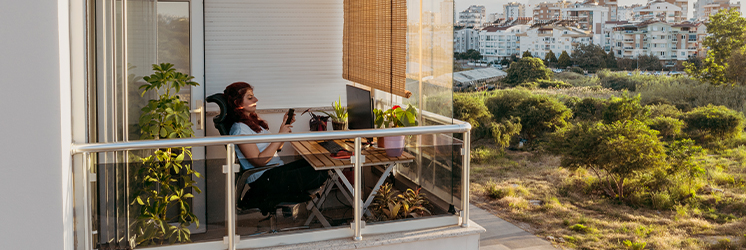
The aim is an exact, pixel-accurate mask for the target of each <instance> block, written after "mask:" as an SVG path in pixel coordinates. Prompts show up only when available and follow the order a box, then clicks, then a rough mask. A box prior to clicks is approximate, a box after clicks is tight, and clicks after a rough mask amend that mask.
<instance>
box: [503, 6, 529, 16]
mask: <svg viewBox="0 0 746 250" xmlns="http://www.w3.org/2000/svg"><path fill="white" fill-rule="evenodd" d="M503 13H504V15H503V17H504V18H505V19H509V18H514V19H517V18H519V17H525V16H526V5H524V4H521V3H518V2H510V3H507V4H505V5H503Z"/></svg>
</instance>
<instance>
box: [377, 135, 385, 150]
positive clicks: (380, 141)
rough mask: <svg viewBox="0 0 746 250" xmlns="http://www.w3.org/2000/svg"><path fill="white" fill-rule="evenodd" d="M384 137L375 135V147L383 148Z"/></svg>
mask: <svg viewBox="0 0 746 250" xmlns="http://www.w3.org/2000/svg"><path fill="white" fill-rule="evenodd" d="M383 138H384V137H376V147H377V148H383V141H384V140H385V139H383Z"/></svg>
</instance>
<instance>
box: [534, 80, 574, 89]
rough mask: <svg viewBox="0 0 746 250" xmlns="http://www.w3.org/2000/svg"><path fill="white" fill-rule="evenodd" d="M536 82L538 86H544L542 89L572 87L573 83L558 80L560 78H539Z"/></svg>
mask: <svg viewBox="0 0 746 250" xmlns="http://www.w3.org/2000/svg"><path fill="white" fill-rule="evenodd" d="M536 84H537V87H539V88H542V89H547V88H557V89H561V88H572V85H570V84H569V83H566V82H563V81H558V80H537V81H536Z"/></svg>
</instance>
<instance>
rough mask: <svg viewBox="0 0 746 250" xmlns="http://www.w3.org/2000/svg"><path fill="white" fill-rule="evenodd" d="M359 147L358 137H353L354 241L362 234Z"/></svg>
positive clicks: (359, 238)
mask: <svg viewBox="0 0 746 250" xmlns="http://www.w3.org/2000/svg"><path fill="white" fill-rule="evenodd" d="M360 148H361V142H360V137H355V156H353V157H355V169H354V171H353V173H355V178H354V180H355V184H354V185H353V186H354V187H353V189H354V190H353V193H354V194H353V195H352V196H353V197H352V200H354V202H353V203H354V207H353V210H354V215H355V220H354V223H355V227H354V228H353V235H354V237H353V238H352V239H353V240H355V241H360V240H363V236H362V235H361V234H360V228H361V223H360V217H361V216H362V214H361V212H362V211H361V210H362V209H361V205H362V204H360V203H361V202H360V201H361V199H362V195H361V192H360V189H361V188H360V179H361V178H360V175H361V174H362V173H361V172H362V171H361V169H362V168H361V167H360V166H361V165H362V159H361V158H362V157H360V154H361V150H360Z"/></svg>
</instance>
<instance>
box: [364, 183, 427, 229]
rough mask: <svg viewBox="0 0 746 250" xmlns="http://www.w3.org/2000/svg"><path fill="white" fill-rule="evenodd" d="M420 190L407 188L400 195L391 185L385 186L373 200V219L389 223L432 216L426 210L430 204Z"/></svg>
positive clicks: (371, 209)
mask: <svg viewBox="0 0 746 250" xmlns="http://www.w3.org/2000/svg"><path fill="white" fill-rule="evenodd" d="M420 190H421V189H420V188H417V189H416V190H412V189H410V188H407V191H406V192H404V193H400V192H399V191H397V190H395V189H394V188H393V185H391V184H390V183H386V184H384V185H383V186H381V188H380V189H379V190H378V192H377V193H376V196H375V198H373V203H371V204H370V211H371V213H372V214H373V218H374V219H375V220H378V221H387V220H397V219H405V218H419V217H422V216H427V215H430V214H431V213H430V210H428V209H427V208H426V207H427V206H428V205H429V202H428V200H427V198H425V194H424V193H421V192H420Z"/></svg>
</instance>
